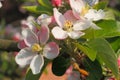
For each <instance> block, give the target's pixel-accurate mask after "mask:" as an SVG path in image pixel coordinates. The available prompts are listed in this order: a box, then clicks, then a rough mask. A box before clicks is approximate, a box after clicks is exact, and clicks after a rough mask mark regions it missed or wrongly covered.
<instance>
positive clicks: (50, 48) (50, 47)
mask: <svg viewBox="0 0 120 80" xmlns="http://www.w3.org/2000/svg"><path fill="white" fill-rule="evenodd" d="M43 55H44V56H45V57H46V58H48V59H53V58H56V57H57V56H58V55H59V47H58V45H57V44H56V43H55V42H50V43H48V44H47V45H45V47H44V49H43Z"/></svg>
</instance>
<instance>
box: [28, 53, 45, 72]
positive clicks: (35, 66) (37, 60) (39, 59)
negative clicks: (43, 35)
mask: <svg viewBox="0 0 120 80" xmlns="http://www.w3.org/2000/svg"><path fill="white" fill-rule="evenodd" d="M43 65H44V59H43V56H42V55H36V56H35V57H34V58H33V59H32V61H31V64H30V68H31V70H32V72H33V74H38V73H40V71H41V69H42V67H43Z"/></svg>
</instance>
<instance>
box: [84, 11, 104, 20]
mask: <svg viewBox="0 0 120 80" xmlns="http://www.w3.org/2000/svg"><path fill="white" fill-rule="evenodd" d="M104 16H105V13H104V11H103V10H101V9H100V10H98V11H97V10H95V9H89V11H88V13H87V14H85V16H84V17H86V18H87V19H88V20H93V21H98V20H100V19H103V18H104Z"/></svg>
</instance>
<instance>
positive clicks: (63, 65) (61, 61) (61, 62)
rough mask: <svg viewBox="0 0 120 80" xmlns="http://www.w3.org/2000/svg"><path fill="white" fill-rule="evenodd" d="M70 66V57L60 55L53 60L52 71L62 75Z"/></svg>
mask: <svg viewBox="0 0 120 80" xmlns="http://www.w3.org/2000/svg"><path fill="white" fill-rule="evenodd" d="M69 66H70V59H67V58H64V57H62V56H59V57H57V58H55V59H54V60H53V63H52V72H53V73H54V74H55V75H57V76H62V75H63V74H64V73H65V72H66V70H67V69H68V67H69Z"/></svg>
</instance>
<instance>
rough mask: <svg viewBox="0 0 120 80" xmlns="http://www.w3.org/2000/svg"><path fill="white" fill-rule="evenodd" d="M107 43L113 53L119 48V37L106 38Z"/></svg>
mask: <svg viewBox="0 0 120 80" xmlns="http://www.w3.org/2000/svg"><path fill="white" fill-rule="evenodd" d="M107 41H108V42H109V43H110V45H111V46H112V48H113V49H114V51H116V52H117V50H118V49H119V48H120V37H119V36H118V37H113V38H108V39H107Z"/></svg>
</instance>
